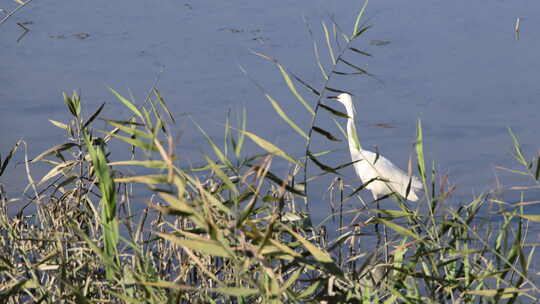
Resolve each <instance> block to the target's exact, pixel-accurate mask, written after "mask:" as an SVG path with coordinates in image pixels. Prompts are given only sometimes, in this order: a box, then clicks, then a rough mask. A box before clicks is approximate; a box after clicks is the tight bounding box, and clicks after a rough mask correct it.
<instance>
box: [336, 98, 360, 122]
mask: <svg viewBox="0 0 540 304" xmlns="http://www.w3.org/2000/svg"><path fill="white" fill-rule="evenodd" d="M333 98H334V99H337V101H339V102H341V104H342V105H344V106H345V109H347V114H348V115H349V117H353V116H354V115H355V114H356V110H355V108H354V105H353V102H352V97H351V94H348V93H341V94H339V95H338V96H337V97H333Z"/></svg>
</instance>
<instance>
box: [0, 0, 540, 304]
mask: <svg viewBox="0 0 540 304" xmlns="http://www.w3.org/2000/svg"><path fill="white" fill-rule="evenodd" d="M366 4H367V3H366ZM364 11H365V5H364V7H363V8H362V9H361V11H360V13H359V14H358V17H357V18H356V19H355V24H354V27H353V30H352V31H351V34H350V35H347V34H345V33H343V32H342V31H341V30H340V28H339V26H338V25H337V24H335V23H333V22H332V24H331V25H330V26H328V25H327V24H325V23H322V24H321V26H322V31H323V33H324V34H323V36H324V39H323V44H325V45H326V48H327V49H326V53H327V54H328V57H329V60H330V63H329V64H326V63H325V61H324V60H323V59H322V58H321V56H320V51H319V46H318V44H317V43H316V41H317V40H315V39H314V50H315V54H316V61H317V62H316V63H317V66H318V68H319V69H320V71H321V75H322V78H323V85H322V86H321V87H319V88H315V86H313V85H310V84H308V83H307V82H306V81H304V80H302V78H301V77H300V76H298V75H296V74H294V73H292V72H291V71H289V70H288V69H287V68H286V67H285V66H284V65H282V64H281V63H279V62H278V61H277V60H276V59H274V58H272V57H270V56H267V55H263V54H259V55H260V56H261V57H263V58H266V59H269V60H271V62H272V63H273V64H275V65H276V66H277V68H278V71H279V74H280V75H281V77H282V78H283V79H284V81H285V84H286V86H287V88H288V89H289V90H290V91H291V93H292V94H293V95H294V96H295V98H296V99H297V100H298V101H299V102H300V103H301V104H302V106H303V107H305V109H306V111H307V113H308V114H309V115H310V116H311V123H310V125H309V126H308V127H307V128H308V129H307V130H304V129H303V128H302V127H301V126H300V124H298V123H296V122H295V121H294V120H293V119H292V118H291V115H289V114H288V113H287V111H286V110H285V109H284V108H283V107H282V105H281V104H280V103H279V101H278V100H276V99H274V98H273V97H272V96H271V95H270V94H269V93H268V92H266V91H264V89H262V88H261V90H262V91H263V93H264V97H265V98H266V100H267V101H268V102H270V103H271V105H272V107H273V108H274V109H275V110H276V113H277V114H278V116H279V117H280V118H281V119H283V120H284V121H285V122H286V123H287V124H288V125H289V126H290V127H291V128H292V129H293V130H294V131H295V132H297V133H298V134H299V135H300V136H301V137H302V138H304V140H305V145H304V147H305V154H304V155H302V156H300V157H295V156H293V155H291V154H290V153H287V151H285V150H284V149H281V148H280V147H278V146H277V145H276V144H274V143H272V142H270V141H269V140H268V139H264V138H262V137H260V136H258V135H256V134H255V133H254V132H251V131H248V130H247V125H246V117H247V115H246V114H245V112H244V114H243V115H242V117H241V118H240V119H239V121H238V122H237V124H236V126H235V127H233V123H232V122H231V121H230V120H229V119H227V121H226V123H225V132H224V142H223V145H220V144H218V143H217V142H216V141H214V140H213V139H212V138H211V137H210V136H208V135H207V134H206V133H205V131H204V130H203V129H202V128H201V127H200V126H199V125H197V124H196V123H195V124H194V125H195V127H196V128H198V129H199V130H200V131H201V132H202V134H203V136H204V137H205V138H206V139H207V141H208V144H209V149H208V151H206V153H205V154H204V155H203V159H204V160H205V165H204V166H202V167H199V168H186V167H185V166H184V165H185V164H183V163H182V159H181V158H180V157H179V154H177V153H176V152H175V145H174V134H173V130H174V128H173V124H174V122H175V121H174V116H173V115H172V114H171V112H170V110H169V109H168V107H167V104H166V102H165V100H164V99H163V97H162V96H161V94H160V93H159V91H158V90H157V89H156V88H152V89H151V91H150V94H149V96H148V99H147V100H146V101H145V103H144V104H142V105H137V104H135V103H134V102H133V101H132V100H130V99H128V98H126V97H124V96H123V95H122V94H121V93H120V92H117V91H115V90H112V89H111V92H112V94H113V96H114V97H115V98H116V99H117V100H118V101H119V102H120V103H121V104H122V105H123V106H125V107H126V109H128V110H129V111H130V113H131V114H130V116H126V117H124V118H121V119H118V118H116V119H114V120H112V119H107V118H103V117H102V115H101V111H102V109H103V107H104V105H101V106H100V107H99V108H98V109H96V110H95V111H94V112H93V114H91V115H89V116H88V117H85V116H84V115H83V112H84V111H82V109H83V103H81V100H80V97H79V96H78V95H77V94H76V93H74V94H73V95H72V96H67V95H64V101H65V103H66V107H67V108H68V110H69V112H70V113H71V120H70V121H69V122H59V121H51V123H52V124H53V125H54V126H55V127H58V128H60V129H62V130H64V131H65V133H66V141H65V142H63V143H60V144H59V145H55V146H53V147H52V148H50V149H48V150H47V151H45V152H43V153H41V154H40V155H38V156H36V157H34V158H33V159H32V160H28V161H26V162H25V165H26V166H25V167H26V168H27V176H28V182H29V187H28V189H29V190H28V191H26V192H25V193H24V194H23V195H21V197H17V198H11V197H8V196H7V194H6V192H4V191H3V188H2V187H1V185H0V235H1V238H0V302H3V303H4V302H5V303H21V302H36V303H53V302H59V301H60V302H66V303H104V302H112V303H120V302H125V303H206V302H210V303H229V302H233V303H267V302H268V303H280V302H292V303H306V302H310V303H311V302H314V303H500V302H505V303H514V302H525V303H527V302H537V301H539V298H540V292H539V291H540V290H539V288H538V285H537V283H538V274H539V273H538V269H536V268H535V267H537V266H535V262H536V261H537V260H538V257H537V254H536V246H538V245H537V243H538V240H535V239H533V237H534V236H532V235H530V231H531V230H533V229H538V224H537V223H538V222H539V221H540V218H539V215H533V214H528V213H527V212H526V208H527V206H528V205H531V204H534V203H535V202H525V201H520V202H517V203H515V202H506V201H503V200H502V199H500V198H498V197H497V196H496V195H495V194H494V193H485V194H481V195H478V196H476V197H474V198H472V200H471V201H470V202H463V203H460V204H459V205H454V204H450V203H449V202H448V197H449V195H450V194H451V192H452V189H453V188H452V186H450V185H448V183H447V179H446V178H445V177H444V176H439V175H438V174H437V172H436V171H435V169H431V171H429V166H427V165H426V164H425V160H424V152H423V147H424V145H425V143H424V142H423V130H422V127H421V123H420V122H419V123H418V127H417V136H416V137H417V144H416V148H417V149H416V154H417V163H418V171H419V172H418V173H419V175H420V176H421V178H422V180H423V183H424V187H425V193H426V195H425V197H424V199H423V200H422V201H421V202H420V203H419V204H417V205H415V207H414V208H413V207H410V206H409V205H408V204H407V202H405V201H402V200H400V199H399V197H395V199H396V204H395V206H396V207H395V208H386V209H378V208H374V206H375V205H374V203H375V202H364V201H363V200H361V199H360V198H359V196H360V195H361V194H362V193H363V192H364V191H365V190H364V187H365V185H363V186H360V187H352V186H349V185H348V183H352V182H349V181H344V180H343V179H342V177H341V175H340V173H339V172H340V170H343V169H350V168H349V166H350V165H351V163H345V164H343V165H340V166H337V167H331V166H328V165H326V164H324V163H323V162H322V161H321V160H320V156H321V155H322V154H325V153H329V152H323V153H315V152H313V151H312V139H313V138H314V136H315V135H316V134H318V135H317V136H322V137H323V138H326V139H328V140H329V141H335V140H336V139H337V138H338V136H337V135H334V134H332V133H331V132H330V131H328V130H324V129H322V128H320V127H318V126H317V121H318V119H320V118H319V117H318V113H319V112H320V111H321V110H324V111H327V112H329V113H330V114H331V115H334V116H335V117H336V122H337V119H339V118H340V117H346V114H344V113H341V112H340V111H337V110H335V109H333V108H331V107H330V106H328V105H326V104H325V103H324V100H325V97H326V94H333V93H339V92H343V91H345V90H343V89H338V88H334V87H329V86H328V83H329V81H330V80H331V79H332V77H334V76H335V75H339V76H347V75H354V76H358V75H362V76H367V77H369V76H370V75H371V74H370V73H369V72H368V71H365V70H364V69H362V68H360V67H359V65H358V64H355V63H353V62H352V60H346V59H345V56H344V55H345V54H347V53H348V52H352V53H354V54H358V55H361V56H368V55H370V54H367V53H366V52H364V51H362V50H361V49H360V48H359V47H358V46H355V43H359V42H357V41H361V38H362V37H363V36H362V35H363V34H364V33H365V32H366V31H367V30H369V28H370V27H371V26H370V25H366V24H362V16H363V14H364ZM310 31H311V30H310ZM312 36H314V34H312ZM300 88H304V89H306V91H307V92H308V94H311V95H312V96H311V97H310V98H306V97H304V96H303V95H302V94H303V93H301V90H300ZM310 100H315V102H314V103H310V102H309V101H310ZM312 104H314V106H313V105H312ZM97 119H102V120H103V121H105V122H106V123H107V125H108V127H107V128H105V129H98V128H96V127H94V122H95V121H96V120H97ZM511 134H512V135H511V136H512V139H513V147H514V153H515V155H516V158H517V160H518V161H519V163H520V164H521V165H522V166H523V167H524V169H523V170H518V169H508V170H513V171H514V172H516V173H518V174H525V175H527V176H529V177H530V179H531V181H532V183H533V186H532V187H524V188H522V189H521V191H534V189H536V188H537V185H538V178H539V172H540V169H539V167H540V164H539V159H538V158H536V159H534V160H532V161H529V160H528V158H527V157H526V156H525V155H524V154H523V152H522V149H521V147H520V144H519V141H518V140H517V138H516V136H515V135H514V134H513V133H511ZM246 140H250V141H252V142H253V143H254V144H255V145H256V146H258V147H259V148H260V151H261V153H260V154H256V155H247V154H248V153H246V152H245V151H244V149H245V144H244V143H245V141H246ZM358 142H359V143H360V141H358ZM340 144H341V143H340ZM114 145H121V146H123V147H126V149H118V150H116V149H113V148H112V147H113V146H114ZM19 146H20V144H18V145H17V146H15V147H14V149H13V150H12V151H11V152H9V153H8V154H7V156H2V157H3V158H2V157H0V177H2V176H3V175H5V174H6V172H8V170H10V169H12V168H11V167H10V166H9V163H10V161H11V159H12V157H13V154H14V153H17V148H18V147H19ZM122 150H123V151H128V152H127V154H129V155H126V153H124V154H122V153H121V152H119V151H122ZM117 151H118V153H119V154H118V155H119V156H120V157H121V158H120V159H124V160H115V159H114V154H113V152H115V153H116V152H117ZM229 151H234V153H229ZM276 158H281V159H283V160H285V161H287V162H289V163H290V164H291V166H292V168H293V170H291V171H290V172H289V173H279V172H275V171H273V170H272V168H273V167H272V164H273V162H274V160H275V159H276ZM38 162H39V163H46V164H49V165H50V166H51V169H50V171H49V172H48V173H47V174H45V176H43V177H42V178H41V179H40V180H39V181H35V179H34V178H33V176H32V171H31V168H30V167H31V165H32V164H33V163H38ZM313 165H314V167H315V168H316V170H317V171H315V169H313V170H308V168H309V167H310V166H312V167H313ZM411 166H412V165H411ZM431 167H432V168H435V166H431ZM126 172H130V174H126ZM312 172H314V173H312ZM299 175H303V176H299ZM321 176H335V177H336V179H334V181H335V182H334V183H333V184H332V185H330V186H331V187H330V189H331V190H330V192H331V194H332V195H331V196H330V200H331V202H332V204H333V206H334V207H337V208H334V210H335V212H334V213H333V214H332V215H331V216H330V217H329V218H331V217H332V216H337V217H338V218H339V221H338V224H337V229H336V230H337V232H336V234H337V236H336V237H335V238H331V239H329V238H328V237H327V236H328V233H327V231H326V230H325V227H326V226H329V225H326V226H325V225H322V224H321V223H313V222H312V220H311V219H310V217H309V206H310V200H311V199H314V198H313V197H312V195H310V192H309V191H310V187H309V186H310V185H311V184H313V181H315V180H316V179H317V178H320V177H321ZM349 189H351V190H349ZM135 193H137V196H136V195H135ZM141 193H145V195H146V196H145V197H144V199H141V198H140V195H141ZM317 199H318V200H320V198H317ZM300 201H303V202H304V204H303V206H304V208H302V205H301V204H300ZM356 201H360V202H361V203H356ZM141 202H144V203H146V205H145V206H144V207H140V203H141ZM352 202H355V204H354V205H355V206H358V207H354V208H351V207H350V205H351V203H352ZM135 203H137V205H135ZM13 208H17V209H19V210H18V212H15V213H13V212H9V210H13ZM8 209H9V210H8ZM349 219H350V222H349V223H346V220H349ZM377 225H382V226H383V227H386V228H388V229H387V235H385V237H384V238H383V237H382V236H380V235H378V234H374V232H375V229H374V228H375V227H376V226H377ZM374 242H377V246H366V245H365V244H366V243H374ZM535 242H536V243H535Z"/></svg>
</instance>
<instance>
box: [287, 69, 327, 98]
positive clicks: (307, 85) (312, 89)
mask: <svg viewBox="0 0 540 304" xmlns="http://www.w3.org/2000/svg"><path fill="white" fill-rule="evenodd" d="M291 74H292V76H293V78H294V79H296V81H298V82H299V83H301V84H302V85H303V86H304V87H306V88H307V89H308V90H310V91H311V92H312V93H313V94H315V95H317V96H320V95H321V93H319V91H317V90H315V89H314V88H313V87H312V86H310V85H309V84H307V82H305V81H303V80H302V79H301V78H300V77H298V76H296V75H295V74H293V73H291Z"/></svg>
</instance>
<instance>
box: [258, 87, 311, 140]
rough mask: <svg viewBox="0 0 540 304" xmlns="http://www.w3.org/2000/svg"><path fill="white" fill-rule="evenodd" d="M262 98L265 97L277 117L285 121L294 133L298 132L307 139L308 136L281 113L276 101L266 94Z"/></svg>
mask: <svg viewBox="0 0 540 304" xmlns="http://www.w3.org/2000/svg"><path fill="white" fill-rule="evenodd" d="M264 96H266V98H267V99H268V101H270V103H271V104H272V107H274V110H275V111H276V112H277V113H278V115H279V116H280V117H281V118H282V119H283V120H285V121H286V122H287V123H288V124H289V126H291V128H293V129H294V130H295V131H296V132H298V134H300V135H301V136H302V137H304V138H305V139H307V138H308V136H307V135H306V133H305V132H304V131H303V130H302V129H301V128H300V127H299V126H298V125H297V124H296V123H295V122H294V121H292V120H291V119H290V118H289V116H287V114H285V112H284V111H283V109H282V108H281V106H280V105H279V103H278V102H277V101H275V100H274V99H273V98H272V97H271V96H270V95H268V94H264Z"/></svg>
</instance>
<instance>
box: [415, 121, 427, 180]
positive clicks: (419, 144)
mask: <svg viewBox="0 0 540 304" xmlns="http://www.w3.org/2000/svg"><path fill="white" fill-rule="evenodd" d="M416 132H417V135H416V157H417V162H418V171H419V173H420V178H422V183H423V184H424V185H426V163H425V161H424V136H423V133H422V121H421V120H420V119H419V120H418V122H417V125H416Z"/></svg>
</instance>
